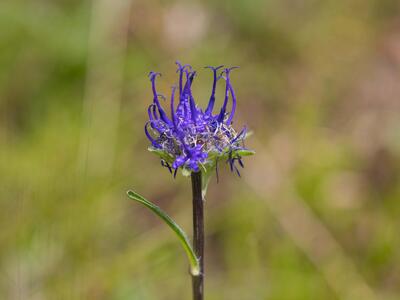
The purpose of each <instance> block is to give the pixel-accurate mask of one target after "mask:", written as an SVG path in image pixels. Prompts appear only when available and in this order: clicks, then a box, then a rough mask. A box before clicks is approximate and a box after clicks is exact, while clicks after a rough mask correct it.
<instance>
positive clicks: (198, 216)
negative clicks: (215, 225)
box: [191, 172, 204, 300]
mask: <svg viewBox="0 0 400 300" xmlns="http://www.w3.org/2000/svg"><path fill="white" fill-rule="evenodd" d="M191 178H192V193H193V246H194V251H195V253H196V256H197V257H198V258H199V263H200V273H199V274H198V275H197V276H196V275H192V287H193V300H203V298H204V213H203V197H202V192H201V172H196V173H194V172H192V174H191Z"/></svg>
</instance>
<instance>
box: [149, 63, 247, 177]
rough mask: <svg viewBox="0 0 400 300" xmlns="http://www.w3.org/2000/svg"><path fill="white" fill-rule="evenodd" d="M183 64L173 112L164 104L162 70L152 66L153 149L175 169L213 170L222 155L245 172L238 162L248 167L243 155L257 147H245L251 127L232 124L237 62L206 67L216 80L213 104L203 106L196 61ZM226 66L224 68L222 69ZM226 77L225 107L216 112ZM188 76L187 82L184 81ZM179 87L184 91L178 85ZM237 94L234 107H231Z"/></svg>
mask: <svg viewBox="0 0 400 300" xmlns="http://www.w3.org/2000/svg"><path fill="white" fill-rule="evenodd" d="M176 64H177V65H178V70H177V72H178V73H179V86H173V87H172V93H171V100H170V110H171V112H170V116H168V115H167V113H166V112H165V110H164V108H163V107H162V106H161V103H160V99H163V100H165V97H164V96H162V95H161V94H159V93H158V92H157V88H156V79H157V76H161V74H160V73H156V72H150V74H149V78H150V81H151V87H152V91H153V103H152V104H150V106H149V107H148V110H147V111H148V115H149V121H148V122H147V123H146V125H145V127H144V131H145V134H146V136H147V138H148V139H149V141H150V142H151V146H150V147H149V150H150V151H152V152H154V153H156V154H158V155H159V156H160V157H161V165H162V166H164V167H166V168H168V170H169V171H170V172H171V173H172V172H173V173H174V176H176V172H177V170H178V169H179V168H182V170H183V172H184V173H186V174H188V173H189V174H190V172H192V171H193V172H199V171H200V170H202V171H205V172H208V171H209V170H212V169H214V168H215V169H216V171H217V176H218V161H219V160H221V159H225V160H226V161H227V163H229V166H230V169H231V171H233V170H235V171H236V173H237V174H238V175H239V176H240V173H239V170H238V168H237V166H236V162H237V163H238V164H239V166H241V167H243V161H242V156H246V155H251V154H253V151H250V150H248V149H247V148H245V145H244V139H245V138H246V133H247V129H246V127H244V128H243V129H242V130H241V131H240V132H237V131H236V130H235V129H234V128H233V127H232V120H233V117H234V115H235V110H236V96H235V93H234V90H233V87H232V84H231V80H230V73H231V71H232V70H233V69H235V68H237V67H233V68H224V69H223V66H218V67H210V66H208V67H206V68H209V69H211V71H212V72H213V78H214V79H213V85H212V90H211V96H210V100H209V102H208V105H207V108H206V109H205V110H204V111H203V110H202V109H200V108H199V107H198V106H197V105H196V102H195V100H194V97H193V95H192V83H193V80H194V78H195V76H196V71H193V69H192V67H191V66H190V65H182V64H180V63H179V62H176ZM219 70H222V71H221V72H220V74H217V73H218V71H219ZM221 78H222V79H224V80H225V98H224V102H223V104H222V107H221V109H220V110H219V112H218V113H217V114H213V109H214V105H215V91H216V87H217V82H218V81H219V80H220V79H221ZM184 81H185V82H184ZM177 90H178V91H177ZM177 93H178V94H179V103H178V105H177V107H176V108H175V94H177ZM229 99H231V101H232V104H231V111H230V112H228V111H227V106H228V101H229Z"/></svg>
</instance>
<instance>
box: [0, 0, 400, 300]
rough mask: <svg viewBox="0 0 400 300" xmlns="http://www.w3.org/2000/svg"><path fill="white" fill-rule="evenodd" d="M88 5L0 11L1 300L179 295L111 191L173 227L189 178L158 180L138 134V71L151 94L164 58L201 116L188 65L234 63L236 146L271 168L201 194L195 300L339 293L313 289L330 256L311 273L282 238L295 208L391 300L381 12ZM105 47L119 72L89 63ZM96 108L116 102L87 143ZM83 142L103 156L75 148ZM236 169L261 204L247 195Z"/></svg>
mask: <svg viewBox="0 0 400 300" xmlns="http://www.w3.org/2000/svg"><path fill="white" fill-rule="evenodd" d="M97 3H98V4H96V5H97V6H96V5H94V6H92V5H91V3H89V2H81V1H47V0H41V1H30V2H29V1H2V2H1V3H0V25H1V26H0V66H1V72H0V178H1V182H0V197H1V198H0V226H1V228H2V229H1V230H0V298H1V299H33V300H35V299H121V300H122V299H141V300H142V299H174V300H176V299H189V298H190V277H189V275H188V266H187V264H186V260H185V257H184V255H183V252H182V250H181V249H180V247H179V245H178V244H177V242H176V241H175V237H174V236H173V234H172V233H170V232H169V231H168V229H167V228H164V226H163V224H161V223H160V222H159V220H157V219H156V218H155V217H154V216H152V215H151V214H150V213H149V212H148V211H146V210H144V209H143V208H142V207H140V206H138V205H135V204H134V203H132V202H130V201H128V200H127V199H126V196H125V191H126V190H127V189H129V188H135V189H136V190H137V191H140V192H141V193H142V194H144V195H146V197H148V198H149V199H154V201H156V202H157V203H158V204H159V205H160V206H162V207H163V209H165V210H166V211H167V212H168V213H169V214H170V215H172V216H174V217H175V218H176V219H177V221H178V223H179V224H182V226H183V227H184V228H186V229H187V231H189V232H190V225H191V219H190V218H191V217H190V212H191V207H190V205H191V203H190V185H189V182H188V180H187V179H185V178H182V177H181V176H178V178H177V179H176V180H173V179H172V178H171V176H169V174H168V172H167V171H166V170H162V169H161V168H160V165H159V162H158V161H157V159H156V157H153V156H152V155H151V154H150V153H148V152H147V151H146V148H147V145H148V142H147V141H146V139H145V137H144V134H143V130H142V128H143V124H144V122H145V119H146V113H145V111H146V108H147V105H148V104H149V103H150V101H151V95H150V89H149V82H148V80H147V78H146V75H147V72H148V71H150V70H158V71H161V72H163V77H162V80H160V82H159V85H160V88H161V89H163V90H164V91H165V94H167V91H168V90H169V87H170V86H171V85H172V84H173V83H174V81H175V80H176V78H175V73H174V71H175V69H174V68H175V66H174V65H173V62H174V61H175V60H176V59H179V60H181V61H184V62H185V63H186V62H187V63H191V64H192V65H193V66H194V67H195V68H196V69H198V70H199V76H198V79H197V82H196V84H195V86H194V90H195V95H197V97H198V98H199V99H198V101H199V102H201V103H203V104H204V103H206V101H207V97H208V93H209V91H210V80H211V76H210V73H209V72H207V71H206V70H202V67H203V66H205V65H210V64H222V63H223V64H226V65H240V66H241V69H239V70H237V71H236V72H235V73H234V74H233V79H232V80H233V82H234V86H235V88H236V93H237V95H238V100H239V102H238V116H237V120H236V124H237V128H239V127H240V126H241V125H242V124H247V125H248V126H249V127H250V128H251V129H252V130H253V131H254V132H255V135H254V138H255V139H256V140H257V141H258V142H257V145H259V146H258V147H259V149H255V150H256V151H259V152H260V153H264V154H266V155H268V157H269V159H270V160H271V162H273V163H274V164H275V165H274V166H275V168H276V169H275V172H271V171H270V170H271V169H270V168H271V166H270V165H269V164H264V161H263V160H262V159H261V157H262V155H256V156H254V157H251V158H249V159H248V160H247V162H248V167H247V168H246V169H244V171H243V177H244V178H242V179H238V178H235V177H234V176H233V175H232V174H230V173H229V172H228V171H226V170H225V171H223V172H222V174H221V180H220V183H219V184H216V182H215V180H214V181H212V182H211V184H210V190H209V192H208V199H207V202H206V218H207V219H206V230H207V249H206V255H207V258H206V270H207V277H206V280H207V281H206V293H207V299H210V300H212V299H216V300H217V299H218V300H220V299H250V300H251V299H255V300H258V299H271V300H272V299H277V300H282V299H283V300H285V299H288V300H289V299H307V300H309V299H344V298H345V297H346V296H348V295H347V294H346V293H347V292H346V291H347V290H346V287H343V286H342V284H341V283H339V284H336V285H335V284H334V282H332V281H335V277H332V276H327V275H326V274H327V273H326V272H325V271H326V270H328V271H327V272H328V274H331V273H329V272H330V271H329V270H335V268H334V267H335V261H329V260H323V259H321V260H318V259H320V258H316V259H315V260H313V259H310V253H311V252H310V251H307V250H305V249H306V248H304V247H302V246H301V244H300V243H301V241H302V240H303V238H304V237H307V236H313V235H314V234H315V232H314V230H317V228H313V227H311V228H309V229H308V230H309V232H304V230H302V229H303V228H302V226H303V225H304V224H297V226H291V224H290V222H291V221H292V220H291V219H290V216H293V215H296V211H294V210H295V209H296V207H303V206H304V207H308V208H309V209H310V212H311V213H312V216H313V218H315V220H317V221H318V228H324V229H326V230H327V232H329V233H330V234H331V236H332V238H333V240H334V241H335V243H336V244H335V245H339V246H340V256H337V257H340V259H345V262H346V263H348V262H349V263H350V264H351V265H353V266H354V269H351V270H352V272H353V273H354V274H356V275H357V276H356V277H351V278H353V279H354V278H357V279H356V280H357V283H360V282H361V283H362V285H363V286H366V287H367V288H368V289H369V290H370V291H373V294H375V295H376V299H397V298H398V296H399V295H400V288H399V286H400V285H399V283H400V252H399V250H398V249H400V239H399V238H398V232H397V228H399V226H400V221H399V220H400V218H399V214H400V202H399V199H400V188H399V184H398V182H399V179H400V143H399V141H400V123H399V122H400V121H399V120H400V118H399V115H400V102H399V101H398V99H399V96H400V88H399V86H400V85H399V84H398V82H399V81H398V79H399V71H398V70H399V66H400V51H399V44H400V38H399V36H400V29H399V25H398V24H399V20H400V10H399V4H398V2H397V1H390V0H385V1H382V0H367V1H357V0H351V1H255V0H253V1H244V0H235V1H230V2H229V4H222V2H217V1H206V2H202V3H200V2H198V3H192V4H187V3H186V2H185V3H184V2H171V3H169V2H168V3H167V2H162V1H132V3H131V4H130V5H127V7H128V12H129V13H126V12H127V11H126V10H121V11H122V12H123V13H121V15H118V14H116V15H115V14H114V13H115V11H113V7H114V6H116V5H117V3H120V2H118V1H116V2H115V3H114V4H108V5H109V6H107V4H104V3H106V2H104V1H99V2H97ZM110 3H111V2H110ZM121 3H122V2H121ZM116 11H117V12H118V10H116ZM96 18H98V19H96ZM93 20H97V21H98V22H93ZM93 36H96V37H97V38H98V39H99V40H96V39H94V40H93ZM91 38H92V40H91ZM97 41H100V45H101V48H96V45H97V44H96V42H97ZM114 42H115V43H114ZM117 42H118V43H117ZM108 47H109V48H108ZM112 47H121V48H119V49H117V50H118V51H117V50H115V49H114V48H112ZM109 49H112V51H111V50H110V51H109ZM113 51H116V53H119V55H121V57H120V58H121V59H122V65H121V64H120V61H119V62H116V61H113V60H112V59H108V57H107V55H110V53H114V52H113ZM96 54H98V57H96V59H93V56H96ZM104 57H105V58H107V59H103V58H104ZM113 64H115V65H113ZM103 70H105V71H108V70H113V71H112V72H115V74H114V73H112V72H111V73H109V72H108V73H107V72H104V73H102V71H103ZM88 78H89V79H90V80H88ZM111 81H112V85H110V86H111V87H112V88H110V87H109V86H108V85H107V84H108V83H109V82H111ZM97 83H98V85H96V84H97ZM115 89H118V92H116V91H115ZM88 90H90V91H94V93H89V92H88ZM96 91H106V92H109V94H108V93H107V94H106V95H105V96H104V95H100V96H104V98H105V99H103V98H99V97H96V96H93V95H96ZM219 95H221V94H219ZM219 99H220V98H219ZM107 101H109V102H107ZM99 107H100V108H102V109H103V110H99ZM108 107H113V108H115V107H117V114H115V115H113V117H116V120H117V123H116V127H112V126H111V127H105V128H107V130H108V131H101V130H97V131H96V130H95V129H96V128H97V127H91V125H93V124H92V123H91V121H90V120H92V118H93V120H97V121H96V122H98V123H96V124H101V125H102V123H104V124H105V125H107V122H109V121H110V120H109V119H108V118H107V108H108ZM118 107H119V108H118ZM98 112H100V113H102V114H103V115H100V117H99V115H98V114H97V113H98ZM96 114H97V115H96ZM110 117H111V116H110ZM96 118H97V119H96ZM99 120H100V122H99ZM93 126H94V125H93ZM93 128H94V129H93ZM101 128H103V127H101ZM113 137H114V138H113ZM83 144H85V145H86V146H84V147H83V146H82V145H83ZM98 144H99V145H105V146H104V149H107V151H105V150H104V149H91V148H90V147H91V145H98ZM253 144H255V143H253ZM248 145H249V146H250V147H252V140H251V139H249V141H248ZM103 150H104V151H103ZM86 151H87V153H92V152H93V151H94V152H93V153H95V154H99V153H100V154H99V155H98V156H96V155H93V156H91V157H90V158H87V157H86V156H85V153H86ZM101 151H103V152H101ZM103 165H107V166H110V168H106V169H104V170H103V169H102V168H99V169H100V170H102V171H101V172H100V171H99V172H98V171H97V170H99V169H98V168H97V166H103ZM264 170H265V172H264ZM267 170H269V171H267ZM278 173H279V174H281V175H282V174H283V175H284V176H283V178H284V181H282V179H281V177H279V176H278ZM249 174H252V176H254V174H255V175H256V176H257V177H258V178H262V180H261V181H263V180H264V178H265V181H268V182H274V183H275V187H276V190H272V189H271V190H270V192H268V191H267V192H266V193H265V194H262V195H261V194H260V193H257V192H256V191H255V190H254V189H253V187H252V185H249V184H248V182H249V178H248V177H247V176H249ZM274 174H275V175H276V176H275V175H274ZM289 187H290V188H289ZM289 192H290V193H291V195H292V196H293V199H292V198H290V200H287V201H286V202H285V204H284V206H280V207H281V209H280V210H275V209H271V205H273V202H274V201H275V202H276V203H277V205H279V203H282V201H283V198H284V197H286V196H287V193H289ZM271 199H272V200H271ZM294 201H296V202H294ZM271 202H272V204H271ZM291 203H292V204H293V205H291ZM299 205H300V206H299ZM285 222H286V223H285ZM282 224H289V225H288V226H287V227H285V226H282ZM288 228H289V230H292V231H291V232H288ZM293 228H294V230H295V231H293ZM297 229H298V232H297V231H296V230H297ZM291 234H294V235H295V236H298V239H293V238H292V237H293V236H292V235H291ZM315 247H316V251H315V253H325V252H323V251H328V252H329V251H330V252H329V253H333V254H335V251H336V250H331V249H325V248H324V245H323V244H318V243H316V244H315ZM321 251H322V252H321ZM334 257H336V256H334ZM343 257H344V258H343ZM315 261H321V263H326V265H316V264H315ZM330 264H332V265H333V267H332V268H330V266H331V265H330ZM353 273H352V274H353ZM354 274H353V275H354ZM335 275H336V276H337V282H345V280H346V278H347V276H349V274H346V273H338V274H335ZM349 278H350V276H349ZM353 279H351V280H353ZM349 280H350V279H349ZM342 287H343V289H342Z"/></svg>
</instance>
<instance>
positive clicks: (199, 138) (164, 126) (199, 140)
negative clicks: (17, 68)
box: [128, 62, 254, 300]
mask: <svg viewBox="0 0 400 300" xmlns="http://www.w3.org/2000/svg"><path fill="white" fill-rule="evenodd" d="M176 64H177V66H178V69H177V73H178V74H179V79H178V80H179V82H178V85H177V86H173V87H172V91H171V97H170V103H169V107H170V114H169V115H168V114H167V113H166V110H165V109H164V108H163V106H162V105H161V101H160V100H161V99H162V100H164V101H165V100H166V98H165V97H164V96H163V95H162V94H160V93H159V92H158V91H157V86H156V81H157V78H158V77H159V76H161V74H160V73H156V72H150V74H149V78H150V82H151V88H152V94H153V102H152V103H151V104H150V105H149V107H148V109H147V113H148V117H149V120H148V121H147V122H146V124H145V126H144V131H145V134H146V136H147V138H148V140H149V141H150V144H151V145H150V146H149V148H148V149H149V151H151V152H153V153H155V154H156V155H158V156H159V157H160V159H161V165H162V166H163V167H165V168H167V169H168V170H169V172H170V173H171V174H173V176H174V177H175V176H176V175H177V172H178V169H181V171H182V174H183V175H184V176H191V179H192V190H193V227H194V230H193V244H194V247H192V246H191V243H190V241H189V239H188V238H187V236H186V234H185V233H184V231H183V230H182V229H181V228H180V227H179V226H178V225H177V224H176V223H175V222H174V221H173V220H172V219H171V218H170V217H169V216H168V215H167V214H166V213H164V212H163V211H162V210H161V209H160V208H159V207H157V206H155V205H154V204H152V203H151V202H150V201H148V200H146V199H145V198H144V197H143V196H141V195H139V194H137V193H135V192H133V191H129V192H128V196H129V197H130V198H132V199H134V200H136V201H138V202H140V203H142V204H144V205H145V206H147V207H148V208H150V209H151V210H152V211H153V212H155V213H156V214H157V215H158V216H159V217H161V218H162V219H163V220H164V221H165V222H166V223H167V225H169V226H170V227H171V228H172V229H173V230H174V232H175V233H176V234H177V236H178V238H179V239H180V241H181V243H182V246H183V247H184V249H185V251H186V253H187V255H188V258H189V262H190V264H191V275H192V278H193V280H192V281H193V299H196V300H198V299H203V277H204V268H203V262H204V255H203V249H204V225H203V200H204V197H205V194H206V190H207V186H208V182H209V180H210V177H211V175H212V174H213V173H214V172H215V173H216V176H217V180H218V164H219V162H222V161H225V162H226V163H228V164H229V167H230V170H231V171H232V172H235V173H237V175H239V176H240V172H239V167H241V168H243V167H244V165H243V161H242V158H243V157H244V156H248V155H252V154H254V152H253V151H252V150H249V149H247V148H246V147H245V144H244V140H245V139H246V137H247V135H248V133H247V128H246V127H243V128H242V129H241V130H240V131H236V130H235V129H234V127H233V126H232V123H233V117H234V115H235V111H236V104H237V103H236V95H235V92H234V89H233V86H232V83H231V78H230V76H231V72H232V70H233V69H235V68H237V67H232V68H223V66H218V67H210V66H208V67H206V68H208V69H210V70H211V71H212V75H213V84H212V89H211V95H210V99H209V102H208V105H207V107H206V108H205V109H204V110H203V109H201V108H199V107H198V106H197V104H196V102H195V99H194V96H193V94H192V84H193V81H194V79H195V77H196V71H194V70H193V68H192V67H191V66H190V65H182V64H180V63H179V62H177V63H176ZM221 79H223V80H224V81H225V92H224V99H223V103H222V105H221V108H220V109H219V110H218V111H217V112H216V113H214V106H215V102H216V98H215V93H216V88H217V83H218V82H219V81H220V80H221ZM176 97H177V98H178V101H177V104H175V98H176ZM229 100H231V101H229ZM229 102H231V103H230V104H229ZM228 106H230V111H228ZM193 248H194V249H193Z"/></svg>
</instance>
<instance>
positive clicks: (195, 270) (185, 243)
mask: <svg viewBox="0 0 400 300" xmlns="http://www.w3.org/2000/svg"><path fill="white" fill-rule="evenodd" d="M127 194H128V197H129V198H130V199H132V200H135V201H137V202H139V203H141V204H143V205H144V206H146V207H147V208H149V209H150V210H151V211H152V212H154V213H155V214H156V215H157V216H159V217H160V218H161V219H162V220H163V221H164V222H165V223H166V224H167V225H168V226H169V227H170V228H171V229H172V230H173V231H174V232H175V234H176V235H177V237H178V239H179V241H180V243H181V245H182V247H183V249H184V250H185V252H186V255H187V257H188V259H189V262H190V272H191V274H192V275H193V276H198V275H199V274H200V265H199V259H198V258H197V256H196V254H195V252H194V250H193V247H192V245H191V243H190V241H189V239H188V237H187V235H186V233H185V232H184V231H183V230H182V228H181V227H179V225H178V224H176V223H175V222H174V220H172V219H171V217H170V216H168V215H167V214H166V213H165V212H164V211H163V210H162V209H161V208H159V207H158V206H157V205H155V204H153V203H151V202H150V201H149V200H147V199H146V198H144V197H143V196H141V195H139V194H138V193H136V192H134V191H128V192H127Z"/></svg>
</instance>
